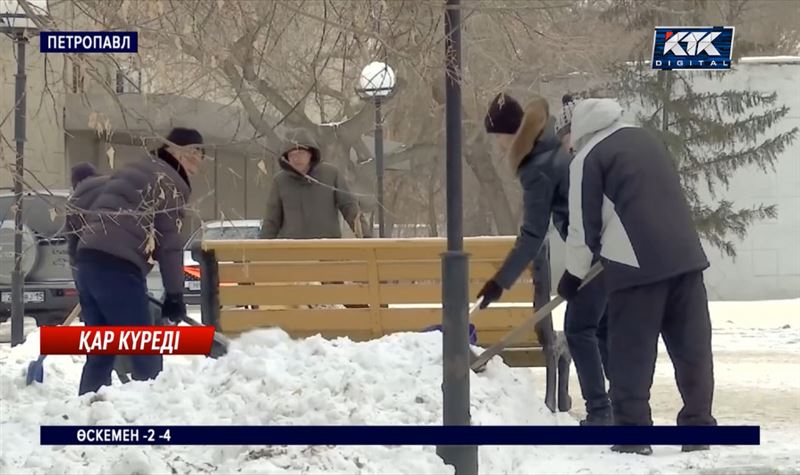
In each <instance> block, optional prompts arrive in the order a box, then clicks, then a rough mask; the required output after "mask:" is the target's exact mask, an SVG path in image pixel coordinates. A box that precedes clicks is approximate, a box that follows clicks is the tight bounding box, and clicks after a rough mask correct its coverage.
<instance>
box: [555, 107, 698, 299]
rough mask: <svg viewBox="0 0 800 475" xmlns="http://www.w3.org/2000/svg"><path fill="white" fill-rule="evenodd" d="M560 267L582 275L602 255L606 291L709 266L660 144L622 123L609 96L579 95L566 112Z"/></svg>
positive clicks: (619, 109) (647, 282)
mask: <svg viewBox="0 0 800 475" xmlns="http://www.w3.org/2000/svg"><path fill="white" fill-rule="evenodd" d="M572 143H573V144H574V148H575V152H576V155H575V158H574V159H573V160H572V163H571V164H570V170H569V177H570V178H569V182H570V187H569V217H570V219H569V230H568V236H567V247H566V249H567V255H566V267H567V271H569V273H571V274H573V275H575V276H576V277H580V278H583V277H584V276H585V275H586V273H587V272H588V270H589V267H590V265H591V262H592V256H593V255H595V254H598V255H600V257H601V260H602V261H603V267H604V274H605V278H604V280H605V282H606V286H607V290H608V291H609V292H613V291H614V290H619V289H623V288H628V287H633V286H637V285H646V284H650V283H654V282H657V281H660V280H664V279H668V278H670V277H673V276H676V275H679V274H682V273H685V272H689V271H694V270H702V269H705V268H707V267H708V265H709V264H708V259H707V258H706V255H705V252H704V251H703V248H702V245H701V243H700V238H699V235H698V234H697V231H696V229H695V225H694V221H693V219H692V213H691V209H690V207H689V204H688V202H687V201H686V198H685V196H684V193H683V189H682V188H681V184H680V178H679V176H678V173H677V170H676V168H675V166H674V164H673V161H672V159H671V157H670V156H669V152H668V151H667V149H666V147H665V145H664V144H663V143H662V142H661V141H659V140H658V139H657V138H656V137H655V136H653V135H652V134H650V133H649V132H648V131H646V130H645V129H642V128H639V127H635V126H632V125H629V124H625V123H624V122H623V121H622V107H620V105H619V103H617V101H615V100H613V99H586V100H583V101H580V102H579V103H578V104H577V105H576V106H575V111H574V113H573V118H572Z"/></svg>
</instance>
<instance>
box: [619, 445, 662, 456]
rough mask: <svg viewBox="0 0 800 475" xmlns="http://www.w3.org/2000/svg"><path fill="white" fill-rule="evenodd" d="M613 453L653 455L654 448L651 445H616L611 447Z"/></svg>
mask: <svg viewBox="0 0 800 475" xmlns="http://www.w3.org/2000/svg"><path fill="white" fill-rule="evenodd" d="M611 451H612V452H617V453H620V454H636V455H652V454H653V448H652V447H650V446H649V445H622V444H618V445H614V446H612V447H611Z"/></svg>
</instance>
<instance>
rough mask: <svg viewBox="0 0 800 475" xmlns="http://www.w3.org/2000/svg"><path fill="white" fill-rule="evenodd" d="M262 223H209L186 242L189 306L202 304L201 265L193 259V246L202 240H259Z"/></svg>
mask: <svg viewBox="0 0 800 475" xmlns="http://www.w3.org/2000/svg"><path fill="white" fill-rule="evenodd" d="M260 229H261V221H260V220H257V219H239V220H229V219H226V220H220V221H207V222H205V223H203V224H202V225H201V226H200V227H199V228H198V229H197V231H195V232H194V233H192V235H191V236H190V237H189V239H188V240H187V241H186V244H185V245H184V250H183V275H184V277H185V281H184V282H185V283H184V288H183V297H184V300H185V301H186V303H187V304H189V305H199V304H200V264H199V263H198V262H197V261H195V260H194V258H192V246H193V245H194V243H195V242H199V241H201V240H204V239H205V240H209V239H211V240H218V239H224V240H228V239H229V240H237V239H258V231H259V230H260Z"/></svg>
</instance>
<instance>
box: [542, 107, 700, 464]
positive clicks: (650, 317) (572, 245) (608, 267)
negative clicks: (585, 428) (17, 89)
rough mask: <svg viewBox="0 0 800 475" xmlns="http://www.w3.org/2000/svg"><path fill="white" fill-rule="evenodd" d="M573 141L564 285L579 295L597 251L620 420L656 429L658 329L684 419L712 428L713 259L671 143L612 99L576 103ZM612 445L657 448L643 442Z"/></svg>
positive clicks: (566, 293) (643, 450)
mask: <svg viewBox="0 0 800 475" xmlns="http://www.w3.org/2000/svg"><path fill="white" fill-rule="evenodd" d="M571 142H572V145H573V148H574V150H575V154H576V155H575V157H574V159H573V160H572V163H571V164H570V169H569V170H570V177H569V180H570V189H569V216H570V221H569V231H568V235H567V246H566V269H567V270H566V272H565V273H564V275H563V276H562V278H561V281H560V282H559V285H558V291H559V294H560V295H561V296H563V297H564V298H566V299H568V300H572V299H574V298H575V295H576V294H577V289H578V286H579V285H580V283H581V280H582V279H583V278H584V277H585V276H586V274H587V272H588V270H589V267H590V266H591V263H592V257H593V255H599V256H600V259H601V262H602V264H603V274H604V279H605V287H606V293H607V295H608V353H609V354H608V358H609V373H610V374H609V376H610V382H611V401H612V406H613V410H614V421H615V423H616V424H617V425H652V423H653V421H652V417H651V412H650V404H649V399H650V386H651V384H652V381H653V372H654V370H655V362H656V355H657V353H658V338H659V335H661V336H662V337H663V339H664V343H665V345H666V347H667V351H668V353H669V355H670V359H671V360H672V363H673V365H674V367H675V379H676V382H677V385H678V389H679V391H680V393H681V396H682V398H683V408H682V409H681V411H680V412H679V413H678V417H677V423H678V425H716V420H715V419H714V417H713V416H712V413H711V412H712V411H711V409H712V399H713V394H714V371H713V356H712V352H711V321H710V317H709V310H708V298H707V295H706V288H705V284H704V282H703V271H704V270H705V269H706V268H708V266H709V262H708V258H707V257H706V254H705V252H704V251H703V247H702V244H701V242H700V237H699V235H698V232H697V230H696V227H695V224H694V220H693V217H692V210H691V208H690V206H689V204H688V202H687V200H686V197H685V195H684V192H683V188H682V187H681V183H680V177H679V175H678V172H677V169H676V166H675V164H674V163H673V160H672V158H671V157H670V154H669V152H668V150H667V148H666V146H665V144H664V143H663V142H662V141H661V140H659V139H658V138H656V137H655V136H654V135H653V134H652V133H650V132H649V131H647V130H646V129H643V128H640V127H634V126H631V125H627V124H625V123H624V122H623V120H622V107H621V106H620V105H619V103H617V101H615V100H613V99H584V100H582V101H580V102H578V104H577V105H576V106H575V110H574V112H573V118H572V133H571ZM705 448H707V446H694V445H693V446H688V445H687V446H684V450H698V449H705ZM612 449H613V450H616V451H620V452H635V453H640V454H649V453H652V450H651V449H650V447H649V446H644V445H639V446H615V447H613V448H612Z"/></svg>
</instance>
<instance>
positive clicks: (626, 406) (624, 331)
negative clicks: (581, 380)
mask: <svg viewBox="0 0 800 475" xmlns="http://www.w3.org/2000/svg"><path fill="white" fill-rule="evenodd" d="M608 318H609V320H608V338H609V341H608V351H609V354H608V356H609V370H610V383H611V384H610V386H611V391H610V394H611V403H612V406H613V409H614V421H615V424H617V425H652V424H653V419H652V415H651V412H650V387H651V386H652V385H653V372H654V371H655V364H656V356H657V354H658V337H659V334H660V335H661V336H662V338H663V339H664V345H665V346H666V348H667V352H668V353H669V357H670V359H671V360H672V364H673V366H674V367H675V382H676V383H677V385H678V391H679V392H680V394H681V398H682V399H683V408H682V409H681V410H680V412H679V413H678V418H677V423H678V425H716V423H717V422H716V420H715V419H714V417H713V416H712V415H711V406H712V400H713V395H714V363H713V356H712V353H711V319H710V316H709V312H708V297H707V294H706V288H705V284H704V282H703V273H702V271H695V272H688V273H685V274H682V275H678V276H676V277H673V278H670V279H667V280H664V281H660V282H656V283H654V284H649V285H643V286H639V287H634V288H630V289H624V290H620V291H616V292H613V293H611V294H610V295H609V299H608Z"/></svg>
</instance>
